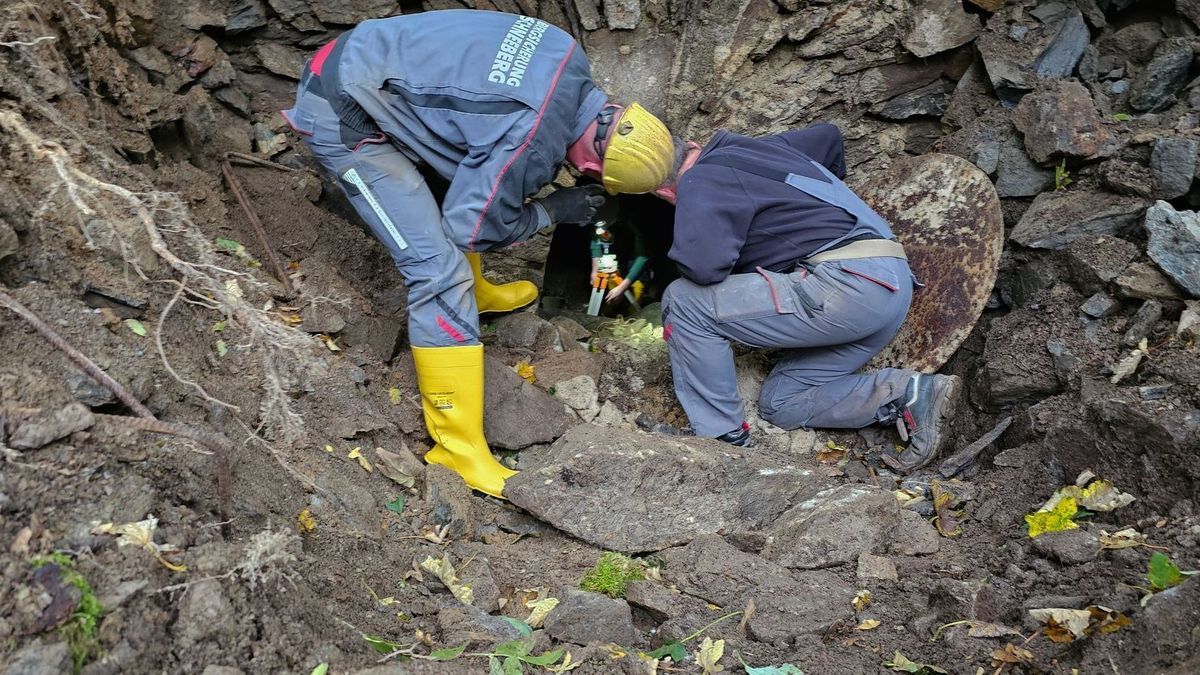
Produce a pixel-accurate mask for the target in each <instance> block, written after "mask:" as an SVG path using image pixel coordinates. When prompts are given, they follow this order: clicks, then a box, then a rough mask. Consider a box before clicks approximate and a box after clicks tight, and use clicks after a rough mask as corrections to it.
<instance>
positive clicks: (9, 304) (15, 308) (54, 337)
mask: <svg viewBox="0 0 1200 675" xmlns="http://www.w3.org/2000/svg"><path fill="white" fill-rule="evenodd" d="M0 306H3V307H5V308H6V309H9V310H11V311H12V312H13V313H15V314H16V315H17V316H19V317H21V318H22V319H24V320H25V321H26V323H28V324H29V325H31V326H33V328H34V330H36V331H37V332H38V333H40V334H41V336H42V337H44V338H46V340H47V341H48V342H49V343H50V344H52V345H54V346H55V347H58V348H59V350H61V351H62V352H63V353H64V354H66V355H67V358H69V359H71V360H72V361H74V362H75V365H77V366H79V367H80V368H82V369H83V370H84V372H86V373H87V374H88V375H91V376H92V377H93V378H94V379H95V380H96V381H97V382H99V383H100V384H102V385H104V387H105V388H106V389H108V390H109V391H111V392H112V393H113V394H114V395H115V396H116V397H117V398H119V399H121V402H122V403H124V404H125V405H127V406H129V409H130V410H132V411H133V412H134V413H135V414H136V415H137V416H138V417H142V418H145V419H151V420H153V419H155V417H154V413H152V412H150V410H149V409H148V408H146V406H144V405H142V402H141V401H139V400H137V397H135V396H134V395H133V394H131V393H129V390H128V389H126V388H125V387H122V386H121V384H120V383H119V382H117V381H116V380H114V379H113V378H112V377H111V376H109V374H108V373H106V372H104V371H103V370H100V366H97V365H96V364H95V362H93V361H92V360H91V359H89V358H88V357H86V356H84V355H83V353H82V352H80V351H79V350H78V349H75V348H74V347H72V346H71V345H70V344H68V343H67V341H66V340H65V339H63V337H62V336H61V335H59V334H58V333H57V332H55V330H54V329H53V328H51V327H50V326H49V325H47V324H46V322H45V321H42V320H41V318H39V317H38V315H36V314H34V313H33V312H32V311H30V310H29V309H28V308H27V307H25V306H24V305H22V304H21V303H19V302H17V301H16V299H15V298H13V297H12V296H11V295H9V294H8V293H6V292H5V291H4V290H0Z"/></svg>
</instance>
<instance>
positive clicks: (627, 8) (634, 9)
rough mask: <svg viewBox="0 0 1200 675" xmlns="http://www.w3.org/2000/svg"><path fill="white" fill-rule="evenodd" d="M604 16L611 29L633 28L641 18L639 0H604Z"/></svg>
mask: <svg viewBox="0 0 1200 675" xmlns="http://www.w3.org/2000/svg"><path fill="white" fill-rule="evenodd" d="M604 18H606V19H608V27H609V28H612V29H613V30H633V29H634V28H637V25H638V22H640V21H641V20H642V3H641V2H640V0H604Z"/></svg>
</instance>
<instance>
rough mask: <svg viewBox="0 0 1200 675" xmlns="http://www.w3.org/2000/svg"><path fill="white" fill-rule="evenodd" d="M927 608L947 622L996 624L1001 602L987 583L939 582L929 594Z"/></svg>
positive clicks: (953, 580) (954, 580)
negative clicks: (965, 621) (994, 622)
mask: <svg viewBox="0 0 1200 675" xmlns="http://www.w3.org/2000/svg"><path fill="white" fill-rule="evenodd" d="M929 607H930V609H932V610H934V611H935V612H937V614H938V617H939V619H941V620H943V621H946V622H949V621H961V620H962V619H975V620H978V621H995V620H996V619H998V618H999V615H1000V599H999V598H998V597H997V596H996V592H995V590H993V589H992V587H991V586H990V585H989V584H988V583H987V582H986V581H958V580H956V579H942V580H941V581H938V582H937V583H936V584H934V587H933V590H931V591H930V593H929ZM949 617H957V618H949Z"/></svg>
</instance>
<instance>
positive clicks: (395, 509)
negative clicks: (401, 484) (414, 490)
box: [385, 495, 404, 515]
mask: <svg viewBox="0 0 1200 675" xmlns="http://www.w3.org/2000/svg"><path fill="white" fill-rule="evenodd" d="M385 506H387V510H388V511H391V512H392V513H398V514H401V515H403V514H404V495H400V496H399V497H396V498H395V499H393V500H392V501H390V502H388V503H387V504H385Z"/></svg>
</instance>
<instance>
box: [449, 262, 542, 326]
mask: <svg viewBox="0 0 1200 675" xmlns="http://www.w3.org/2000/svg"><path fill="white" fill-rule="evenodd" d="M466 255H467V262H469V263H471V273H472V274H474V275H475V304H476V305H477V306H478V307H479V313H480V314H483V313H485V312H511V311H513V310H514V309H521V308H522V307H524V306H525V305H528V304H529V303H531V302H533V301H534V300H537V295H538V290H537V286H534V285H533V283H532V282H529V281H514V282H512V283H508V284H493V283H492V282H490V281H488V280H487V279H484V278H483V272H481V271H480V268H479V254H478V253H468V254H466Z"/></svg>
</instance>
